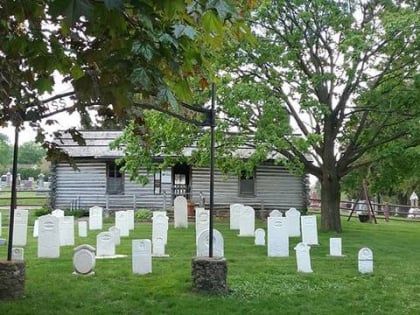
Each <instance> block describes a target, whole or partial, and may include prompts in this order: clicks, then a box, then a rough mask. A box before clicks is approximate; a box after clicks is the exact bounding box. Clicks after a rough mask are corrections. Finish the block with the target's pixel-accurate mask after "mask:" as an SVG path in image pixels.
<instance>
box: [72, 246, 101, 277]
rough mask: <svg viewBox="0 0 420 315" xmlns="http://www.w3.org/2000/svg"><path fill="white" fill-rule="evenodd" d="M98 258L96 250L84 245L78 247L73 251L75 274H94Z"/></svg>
mask: <svg viewBox="0 0 420 315" xmlns="http://www.w3.org/2000/svg"><path fill="white" fill-rule="evenodd" d="M95 262H96V256H95V248H94V247H92V246H90V245H87V244H84V245H80V246H78V247H76V248H75V249H74V251H73V268H74V273H75V274H82V275H91V274H94V268H95Z"/></svg>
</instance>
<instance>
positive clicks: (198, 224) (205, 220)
mask: <svg viewBox="0 0 420 315" xmlns="http://www.w3.org/2000/svg"><path fill="white" fill-rule="evenodd" d="M209 221H210V211H209V210H205V209H204V208H196V212H195V244H196V245H197V244H198V237H199V236H200V234H201V232H203V231H205V230H207V229H208V228H209Z"/></svg>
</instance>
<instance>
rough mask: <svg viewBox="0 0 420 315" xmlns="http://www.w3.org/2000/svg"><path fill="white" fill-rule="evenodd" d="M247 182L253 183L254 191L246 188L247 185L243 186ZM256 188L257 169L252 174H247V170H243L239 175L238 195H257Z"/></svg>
mask: <svg viewBox="0 0 420 315" xmlns="http://www.w3.org/2000/svg"><path fill="white" fill-rule="evenodd" d="M245 181H246V183H245ZM247 183H252V191H249V190H248V189H244V188H245V187H243V185H245V184H247ZM249 186H251V185H249ZM255 188H256V173H255V170H254V171H253V172H252V174H251V175H249V174H247V173H246V172H245V171H241V174H240V175H239V176H238V195H239V196H241V197H255V190H256V189H255Z"/></svg>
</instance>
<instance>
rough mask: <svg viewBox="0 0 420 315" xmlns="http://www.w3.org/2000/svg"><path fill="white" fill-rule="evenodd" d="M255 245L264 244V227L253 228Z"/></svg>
mask: <svg viewBox="0 0 420 315" xmlns="http://www.w3.org/2000/svg"><path fill="white" fill-rule="evenodd" d="M254 243H255V245H257V246H265V230H264V229H256V230H255V241H254Z"/></svg>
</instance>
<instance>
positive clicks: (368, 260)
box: [359, 247, 373, 273]
mask: <svg viewBox="0 0 420 315" xmlns="http://www.w3.org/2000/svg"><path fill="white" fill-rule="evenodd" d="M359 272H360V273H372V272H373V252H372V250H371V249H370V248H367V247H363V248H362V249H361V250H359Z"/></svg>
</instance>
